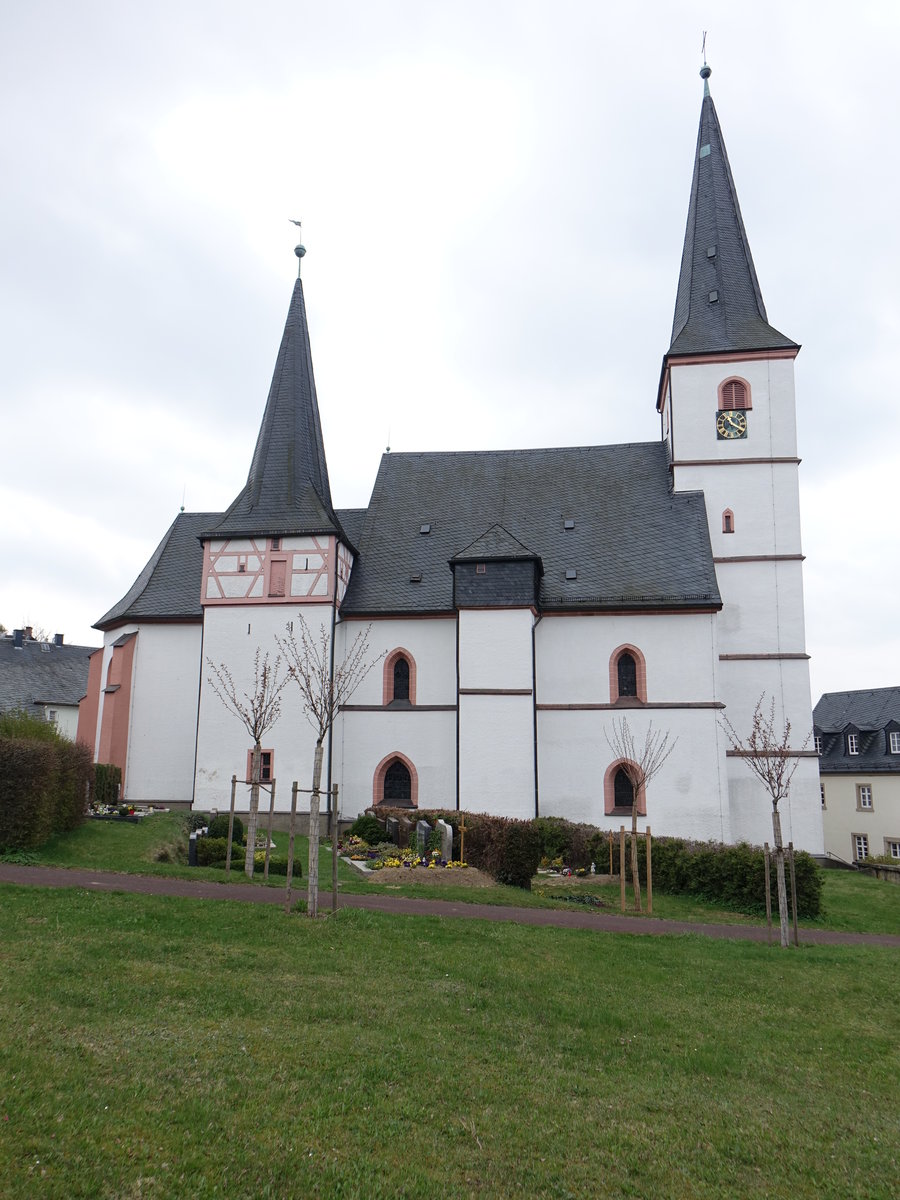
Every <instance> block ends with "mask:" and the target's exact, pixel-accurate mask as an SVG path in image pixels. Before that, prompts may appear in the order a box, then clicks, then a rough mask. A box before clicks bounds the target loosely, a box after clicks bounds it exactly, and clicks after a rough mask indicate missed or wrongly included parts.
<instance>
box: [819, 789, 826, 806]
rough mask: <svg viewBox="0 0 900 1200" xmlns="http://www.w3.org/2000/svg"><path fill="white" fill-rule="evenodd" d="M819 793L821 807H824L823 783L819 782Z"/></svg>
mask: <svg viewBox="0 0 900 1200" xmlns="http://www.w3.org/2000/svg"><path fill="white" fill-rule="evenodd" d="M819 795H820V796H821V797H822V807H823V808H824V807H825V784H824V783H820V784H819Z"/></svg>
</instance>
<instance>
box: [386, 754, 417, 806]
mask: <svg viewBox="0 0 900 1200" xmlns="http://www.w3.org/2000/svg"><path fill="white" fill-rule="evenodd" d="M383 799H384V801H385V803H389V802H393V803H395V804H397V803H399V804H411V803H412V776H411V775H410V773H409V769H408V767H407V766H406V765H405V764H404V763H402V762H401V761H400V759H399V758H395V759H394V761H393V762H392V763H391V765H390V766H389V767H388V769H387V770H386V771H385V773H384V797H383Z"/></svg>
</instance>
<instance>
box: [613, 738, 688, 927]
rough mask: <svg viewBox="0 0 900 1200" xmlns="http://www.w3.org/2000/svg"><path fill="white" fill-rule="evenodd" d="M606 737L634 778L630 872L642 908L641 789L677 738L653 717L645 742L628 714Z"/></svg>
mask: <svg viewBox="0 0 900 1200" xmlns="http://www.w3.org/2000/svg"><path fill="white" fill-rule="evenodd" d="M604 737H605V738H606V744H607V746H609V748H610V750H611V751H612V752H613V754H614V755H615V756H616V758H621V759H624V760H625V765H624V767H623V770H624V771H625V772H626V774H627V775H628V778H629V779H630V780H631V784H632V787H633V789H634V801H633V803H632V805H631V875H632V879H633V882H634V906H635V908H636V909H637V911H638V912H641V911H642V905H641V882H640V879H639V878H638V852H637V831H638V827H637V819H638V806H637V802H638V796H639V795H640V793H641V792H642V791H643V792H644V793H645V794H646V791H647V785H648V784H649V783H650V780H651V779H652V778H653V777H654V775H657V774H658V773H659V771H660V769H661V767H662V765H663V763H664V762H665V761H666V759H667V758H668V757H669V755H670V754H671V753H672V751H673V750H674V749H675V747H676V745H677V744H678V738H675V739H674V740H673V741H671V742H670V741H669V735H668V733H663V732H662V730H660V729H654V728H653V722H652V721H651V722H650V724H649V725H648V726H647V733H646V736H645V737H644V741H643V744H641V743H640V742H638V741H637V739H636V738H635V736H634V734H633V733H632V732H631V726H630V725H629V724H628V718H627V717H622V719H621V720H620V721H613V723H612V735H610V734H609V733H607V732H606V731H605V730H604ZM619 869H620V870H621V871H624V870H625V864H624V863H620V864H619Z"/></svg>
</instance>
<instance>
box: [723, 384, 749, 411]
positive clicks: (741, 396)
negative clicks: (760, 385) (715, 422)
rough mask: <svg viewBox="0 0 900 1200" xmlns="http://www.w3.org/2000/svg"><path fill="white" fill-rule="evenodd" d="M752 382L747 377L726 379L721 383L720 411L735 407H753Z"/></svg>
mask: <svg viewBox="0 0 900 1200" xmlns="http://www.w3.org/2000/svg"><path fill="white" fill-rule="evenodd" d="M751 407H752V405H751V403H750V384H749V383H748V382H747V381H746V379H726V380H725V382H724V383H720V384H719V411H720V412H727V411H729V410H731V409H735V408H751Z"/></svg>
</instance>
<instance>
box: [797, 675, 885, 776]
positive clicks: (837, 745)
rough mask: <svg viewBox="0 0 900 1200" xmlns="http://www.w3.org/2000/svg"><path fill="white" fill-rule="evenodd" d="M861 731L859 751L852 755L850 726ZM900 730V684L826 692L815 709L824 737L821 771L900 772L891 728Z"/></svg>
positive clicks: (815, 722) (815, 724) (818, 729)
mask: <svg viewBox="0 0 900 1200" xmlns="http://www.w3.org/2000/svg"><path fill="white" fill-rule="evenodd" d="M848 725H849V726H852V728H853V729H855V730H857V731H858V732H859V754H848V753H847V747H846V742H845V738H844V730H845V729H846V728H847V726H848ZM889 727H890V728H893V729H896V730H900V687H887V688H872V689H870V690H868V691H858V692H826V693H825V694H824V695H823V696H822V698H821V699H820V700H819V703H818V704H817V705H816V707H815V708H814V709H813V728H814V729H815V732H816V733H817V734H818V735H819V736H820V737H821V738H822V753H821V755H820V756H819V770H820V772H822V773H823V774H825V775H830V774H856V775H858V774H861V773H865V772H868V771H896V772H900V755H897V754H890V753H889V752H888V745H889V742H888V738H887V736H886V733H885V731H886V730H887V729H888V728H889Z"/></svg>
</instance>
